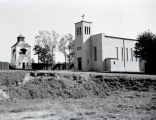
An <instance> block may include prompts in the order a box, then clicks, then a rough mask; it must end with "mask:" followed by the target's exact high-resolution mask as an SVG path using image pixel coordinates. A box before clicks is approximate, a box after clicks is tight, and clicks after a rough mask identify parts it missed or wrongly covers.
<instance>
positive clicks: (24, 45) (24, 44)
mask: <svg viewBox="0 0 156 120" xmlns="http://www.w3.org/2000/svg"><path fill="white" fill-rule="evenodd" d="M14 46H22V47H31V46H30V45H29V44H27V43H26V42H25V41H17V42H16V43H15V44H14V45H13V46H12V47H14Z"/></svg>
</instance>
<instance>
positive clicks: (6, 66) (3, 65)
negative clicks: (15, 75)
mask: <svg viewBox="0 0 156 120" xmlns="http://www.w3.org/2000/svg"><path fill="white" fill-rule="evenodd" d="M0 70H9V63H8V62H0Z"/></svg>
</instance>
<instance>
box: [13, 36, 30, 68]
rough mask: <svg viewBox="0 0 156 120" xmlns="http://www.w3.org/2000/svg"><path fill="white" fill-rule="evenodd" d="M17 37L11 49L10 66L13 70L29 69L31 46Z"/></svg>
mask: <svg viewBox="0 0 156 120" xmlns="http://www.w3.org/2000/svg"><path fill="white" fill-rule="evenodd" d="M24 39H25V37H24V36H22V35H19V36H18V37H17V42H16V43H15V44H14V45H13V46H12V47H11V66H12V67H13V68H15V69H31V46H30V45H28V44H27V43H26V42H25V40H24Z"/></svg>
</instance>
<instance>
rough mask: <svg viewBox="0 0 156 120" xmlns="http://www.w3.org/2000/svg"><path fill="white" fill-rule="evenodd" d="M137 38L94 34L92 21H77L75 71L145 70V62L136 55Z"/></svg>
mask: <svg viewBox="0 0 156 120" xmlns="http://www.w3.org/2000/svg"><path fill="white" fill-rule="evenodd" d="M136 42H137V40H135V39H129V38H122V37H114V36H108V35H105V34H104V33H100V34H95V35H92V22H88V21H84V20H82V21H80V22H77V23H75V41H74V51H75V63H74V69H75V71H101V72H102V71H105V72H106V71H107V72H144V62H143V61H141V60H140V59H139V58H136V57H135V56H134V47H135V43H136Z"/></svg>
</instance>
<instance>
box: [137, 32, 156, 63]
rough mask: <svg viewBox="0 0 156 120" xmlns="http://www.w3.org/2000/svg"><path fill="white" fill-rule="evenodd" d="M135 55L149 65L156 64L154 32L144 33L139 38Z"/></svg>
mask: <svg viewBox="0 0 156 120" xmlns="http://www.w3.org/2000/svg"><path fill="white" fill-rule="evenodd" d="M137 40H138V42H137V43H136V45H135V55H136V56H137V57H140V58H141V59H143V60H145V61H146V62H148V63H155V62H156V35H155V34H153V33H152V32H149V31H148V32H144V33H142V34H140V35H138V37H137Z"/></svg>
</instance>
